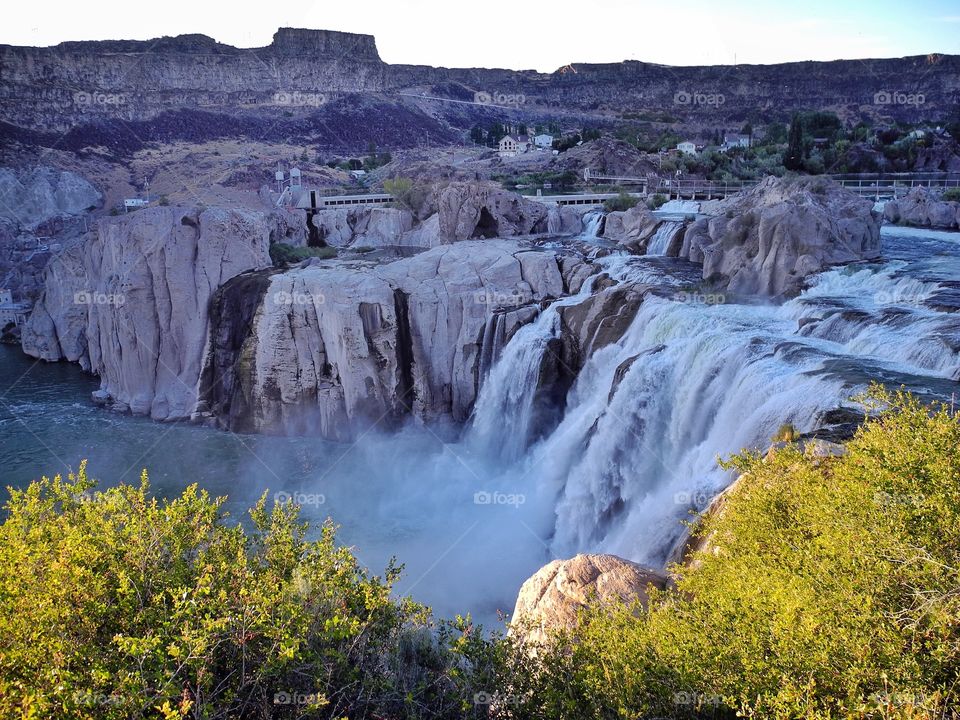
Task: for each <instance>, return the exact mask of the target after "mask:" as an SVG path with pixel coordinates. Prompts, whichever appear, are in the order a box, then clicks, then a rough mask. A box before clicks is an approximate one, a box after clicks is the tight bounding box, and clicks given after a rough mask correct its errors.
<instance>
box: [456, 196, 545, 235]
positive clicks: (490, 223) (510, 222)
mask: <svg viewBox="0 0 960 720" xmlns="http://www.w3.org/2000/svg"><path fill="white" fill-rule="evenodd" d="M437 207H438V214H439V216H440V218H439V232H440V241H441V242H443V243H452V242H458V241H461V240H471V239H476V238H504V237H514V236H517V235H530V234H532V233H541V232H546V231H547V225H548V223H547V214H548V211H547V208H546V206H545V205H543V204H541V203H538V202H535V201H533V200H527V199H526V198H524V197H522V196H521V195H518V194H516V193H512V192H508V191H506V190H501V189H499V188H497V187H496V186H494V185H489V184H483V183H451V184H449V185H447V186H446V187H444V188H442V189H441V190H439V191H438V196H437Z"/></svg>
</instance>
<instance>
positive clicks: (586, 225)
mask: <svg viewBox="0 0 960 720" xmlns="http://www.w3.org/2000/svg"><path fill="white" fill-rule="evenodd" d="M605 217H606V215H605V213H604V212H603V210H591V211H589V212H587V213H584V216H583V233H582V235H581V237H582V238H585V239H589V238H597V237H600V232H601V230H603V220H604V218H605Z"/></svg>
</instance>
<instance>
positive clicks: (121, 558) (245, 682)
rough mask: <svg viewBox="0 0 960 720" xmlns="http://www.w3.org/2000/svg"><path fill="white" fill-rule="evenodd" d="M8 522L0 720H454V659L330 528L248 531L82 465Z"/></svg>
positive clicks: (197, 500)
mask: <svg viewBox="0 0 960 720" xmlns="http://www.w3.org/2000/svg"><path fill="white" fill-rule="evenodd" d="M5 513H6V520H5V521H4V523H3V524H2V526H0V717H4V718H13V717H17V718H54V717H55V718H58V719H73V718H77V719H79V718H90V717H96V718H111V719H113V718H133V717H137V718H140V717H144V718H146V717H149V718H166V719H167V720H171V719H172V718H188V717H189V718H211V719H213V718H241V717H242V718H273V717H283V718H292V717H311V718H327V717H329V718H345V717H348V716H349V717H350V718H373V717H411V718H420V717H429V718H447V717H450V718H452V717H459V716H460V712H461V710H462V707H463V699H462V698H461V696H460V695H459V694H457V692H458V691H457V690H456V685H455V683H454V682H453V679H452V678H453V676H455V675H456V674H457V673H458V672H459V670H458V669H457V663H456V662H454V658H455V656H454V655H453V654H452V653H450V652H449V651H448V650H447V649H446V648H445V647H444V646H442V645H440V644H439V643H438V642H437V641H436V639H435V638H434V635H432V634H431V633H430V632H428V625H427V621H428V611H427V610H426V609H425V608H423V607H422V606H420V605H417V604H415V603H413V602H411V601H409V600H405V599H400V600H394V599H391V597H390V595H391V589H392V587H393V584H394V582H395V581H396V580H397V578H398V576H399V573H400V569H399V568H398V567H395V566H393V565H392V564H391V565H390V566H389V567H388V568H387V570H386V573H385V575H384V576H383V577H382V578H380V577H374V576H371V575H369V574H368V572H367V571H366V570H364V569H363V568H362V567H361V566H360V565H359V564H358V562H357V560H356V559H355V558H354V557H353V556H352V555H351V554H350V552H349V550H348V549H346V548H343V547H340V546H338V545H337V544H336V543H335V530H334V527H333V526H332V525H331V524H330V523H329V522H328V523H327V524H325V525H324V526H323V527H322V528H321V532H320V535H319V537H318V538H317V539H315V540H308V539H307V527H306V525H305V524H304V523H301V522H300V521H299V520H298V518H297V509H296V508H295V507H294V506H292V505H290V504H287V505H282V506H281V505H276V504H275V505H273V507H272V508H268V507H267V505H266V502H265V499H263V498H262V499H261V500H260V502H259V503H257V505H256V507H254V508H253V509H252V510H251V511H250V523H249V527H250V528H251V529H249V530H245V529H244V527H243V526H242V525H240V524H237V523H235V522H231V521H229V520H228V519H227V517H226V515H225V514H224V512H223V510H222V499H216V500H214V499H211V498H210V497H209V496H208V495H207V494H206V493H205V492H203V491H200V490H198V489H197V487H196V486H195V485H193V486H190V487H189V488H187V489H186V490H185V491H184V492H183V494H182V495H181V496H180V497H178V498H176V499H173V500H168V501H158V500H156V499H153V498H151V497H150V494H149V485H148V483H147V478H146V473H144V475H143V477H142V479H141V483H140V485H139V486H138V487H135V486H130V485H121V486H119V487H115V488H111V489H107V490H104V491H96V490H95V485H94V483H93V482H92V481H90V480H89V479H88V478H87V475H86V469H85V465H84V464H82V465H81V466H80V470H79V472H78V473H77V474H76V475H75V476H74V475H71V476H69V478H68V479H67V480H66V481H64V480H62V479H61V477H59V476H58V477H56V478H54V479H53V480H50V479H47V478H44V479H42V480H40V481H37V482H34V483H32V484H31V485H30V486H28V487H27V488H26V489H24V490H12V491H11V498H10V500H9V502H8V503H7V505H6V507H5ZM468 625H469V621H465V622H464V623H463V624H462V625H461V627H460V633H459V634H462V633H463V632H464V631H465V630H466V629H467V627H468ZM457 635H458V632H457V628H447V629H446V630H445V631H444V632H443V633H441V636H440V637H441V638H443V639H444V641H449V642H455V641H457ZM473 645H474V646H476V643H475V642H474V643H473ZM476 654H478V655H480V654H481V653H480V652H479V651H476ZM284 693H287V694H298V695H300V698H298V700H303V701H304V702H303V703H302V704H300V703H294V704H293V706H292V707H291V706H290V705H286V704H283V703H282V699H283V694H284ZM278 694H279V695H278ZM278 697H279V698H280V702H278Z"/></svg>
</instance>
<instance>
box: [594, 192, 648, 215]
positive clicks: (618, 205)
mask: <svg viewBox="0 0 960 720" xmlns="http://www.w3.org/2000/svg"><path fill="white" fill-rule="evenodd" d="M639 202H640V200H639V198H635V197H634V196H633V195H630V194H629V193H627V192H625V191H623V190H621V191H620V193H618V194H617V196H616V197H615V198H610V199H609V200H604V201H603V207H604V209H605V210H606V211H607V212H618V211H623V210H629V209H630V208H632V207H636V206H637V203H639Z"/></svg>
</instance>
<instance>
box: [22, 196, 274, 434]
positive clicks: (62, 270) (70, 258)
mask: <svg viewBox="0 0 960 720" xmlns="http://www.w3.org/2000/svg"><path fill="white" fill-rule="evenodd" d="M269 238H270V225H269V223H268V221H267V218H266V216H265V215H264V214H263V213H259V212H247V211H241V210H223V209H219V208H211V209H207V210H203V211H200V210H194V209H185V208H175V207H156V208H148V209H145V210H141V211H138V212H136V213H132V214H130V215H127V216H124V217H121V218H116V219H111V220H108V221H104V222H102V224H101V225H100V232H99V235H98V236H97V237H96V238H94V239H92V240H91V241H90V242H88V243H86V244H85V245H84V246H82V247H81V248H78V249H77V250H75V251H71V252H70V253H69V254H66V255H61V256H58V257H56V258H54V259H53V260H52V261H51V263H50V265H49V266H48V269H47V282H46V285H45V290H44V293H43V296H42V297H41V299H40V301H39V302H38V303H37V306H36V307H35V308H34V311H33V313H32V314H31V316H30V319H29V320H28V322H27V326H26V327H25V328H24V333H23V348H24V350H25V351H26V352H27V353H28V354H30V355H34V356H35V357H41V358H43V359H45V360H59V359H67V360H78V361H79V362H80V363H81V364H82V365H83V366H84V367H85V368H87V369H89V370H90V371H92V372H93V373H95V374H97V375H98V376H99V377H100V382H101V391H102V395H101V398H102V399H103V400H104V401H108V402H110V403H111V404H112V405H113V406H114V407H115V408H116V409H121V410H126V409H129V410H130V411H132V412H134V413H137V414H144V415H149V416H150V417H152V418H154V419H157V420H173V419H178V418H184V417H189V416H190V415H191V414H192V413H193V412H194V410H195V406H196V399H197V384H198V381H199V377H200V368H201V361H202V359H203V351H204V347H205V345H206V339H207V327H208V322H209V316H208V312H207V311H208V305H209V301H210V297H211V296H212V294H213V293H214V291H215V290H216V289H217V288H218V287H219V286H220V285H222V284H223V283H224V282H226V281H227V280H229V279H230V278H232V277H234V276H235V275H238V274H239V273H241V272H244V271H247V270H251V269H257V268H265V267H268V266H269V265H270V256H269V252H268V247H269Z"/></svg>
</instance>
